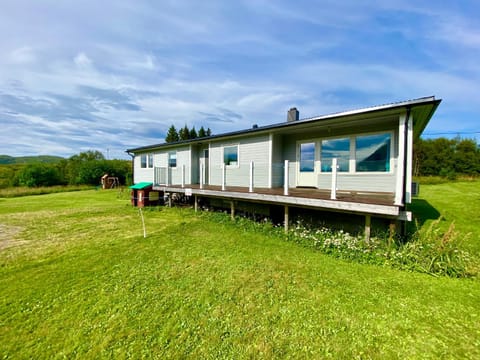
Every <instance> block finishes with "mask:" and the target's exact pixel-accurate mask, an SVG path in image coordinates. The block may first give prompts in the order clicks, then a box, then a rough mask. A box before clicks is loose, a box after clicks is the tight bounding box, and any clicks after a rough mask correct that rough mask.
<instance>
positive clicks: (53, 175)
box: [17, 163, 61, 187]
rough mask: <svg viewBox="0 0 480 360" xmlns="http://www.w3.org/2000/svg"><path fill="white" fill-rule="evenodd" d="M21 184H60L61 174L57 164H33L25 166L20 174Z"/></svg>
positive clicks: (33, 185)
mask: <svg viewBox="0 0 480 360" xmlns="http://www.w3.org/2000/svg"><path fill="white" fill-rule="evenodd" d="M17 181H18V184H19V185H20V186H28V187H35V186H53V185H60V184H61V180H60V175H59V172H58V169H57V167H56V166H55V165H47V164H40V163H39V164H32V165H27V166H25V167H24V168H23V169H22V170H21V171H20V172H19V173H18V174H17Z"/></svg>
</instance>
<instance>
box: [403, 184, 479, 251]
mask: <svg viewBox="0 0 480 360" xmlns="http://www.w3.org/2000/svg"><path fill="white" fill-rule="evenodd" d="M412 210H413V211H414V212H417V213H418V215H419V217H420V218H427V221H426V223H425V224H426V225H427V224H429V222H430V221H431V219H432V218H436V217H438V216H439V214H440V215H441V216H442V218H443V224H444V227H445V229H446V228H448V226H449V225H450V223H452V222H453V223H454V224H455V227H456V229H457V230H458V231H460V232H461V233H462V234H463V236H464V244H463V245H464V246H465V248H466V249H467V250H469V251H470V252H472V254H475V255H477V256H480V181H478V180H477V181H459V182H451V183H442V184H437V185H420V196H419V198H418V199H414V203H413V204H412ZM422 220H424V219H422Z"/></svg>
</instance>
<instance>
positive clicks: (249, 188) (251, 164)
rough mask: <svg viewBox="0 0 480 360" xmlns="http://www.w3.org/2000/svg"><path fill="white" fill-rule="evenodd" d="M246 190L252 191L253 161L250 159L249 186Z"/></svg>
mask: <svg viewBox="0 0 480 360" xmlns="http://www.w3.org/2000/svg"><path fill="white" fill-rule="evenodd" d="M248 192H253V161H250V186H249V187H248Z"/></svg>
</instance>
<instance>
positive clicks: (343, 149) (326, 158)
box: [320, 138, 350, 172]
mask: <svg viewBox="0 0 480 360" xmlns="http://www.w3.org/2000/svg"><path fill="white" fill-rule="evenodd" d="M333 158H337V166H338V169H337V170H338V171H348V169H349V166H348V164H349V160H350V139H349V138H341V139H328V140H322V151H321V154H320V161H321V164H322V172H331V171H332V159H333Z"/></svg>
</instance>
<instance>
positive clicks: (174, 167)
mask: <svg viewBox="0 0 480 360" xmlns="http://www.w3.org/2000/svg"><path fill="white" fill-rule="evenodd" d="M171 153H175V166H170V154H171ZM167 166H168V167H169V168H170V169H176V168H177V166H178V151H177V150H173V151H169V152H167Z"/></svg>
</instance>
